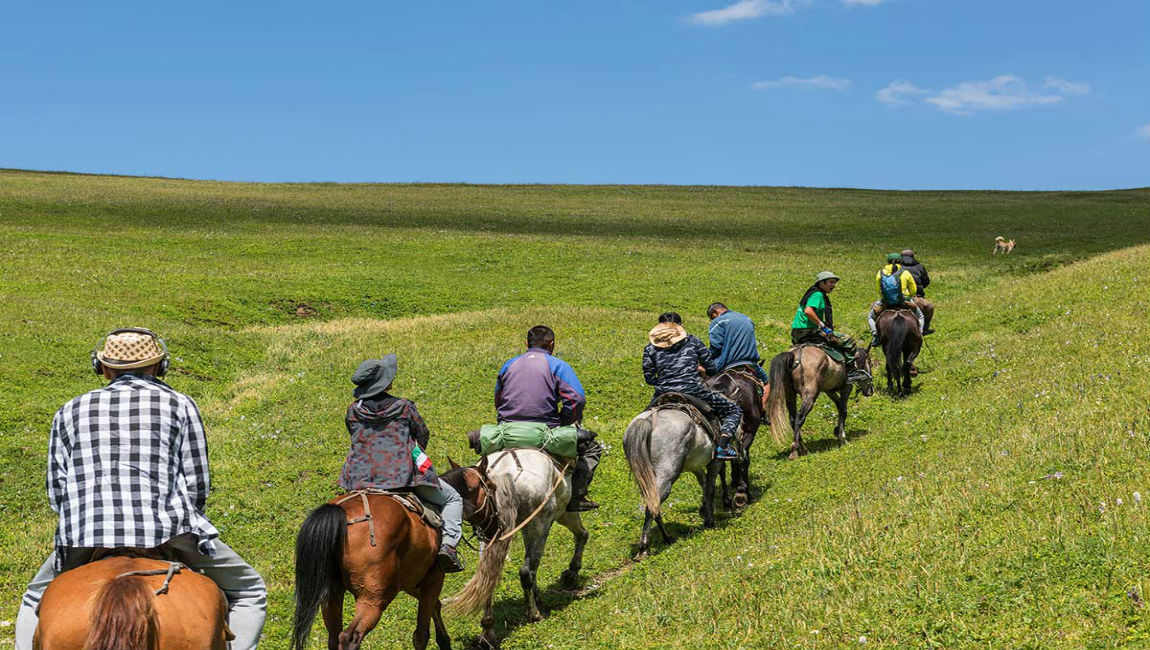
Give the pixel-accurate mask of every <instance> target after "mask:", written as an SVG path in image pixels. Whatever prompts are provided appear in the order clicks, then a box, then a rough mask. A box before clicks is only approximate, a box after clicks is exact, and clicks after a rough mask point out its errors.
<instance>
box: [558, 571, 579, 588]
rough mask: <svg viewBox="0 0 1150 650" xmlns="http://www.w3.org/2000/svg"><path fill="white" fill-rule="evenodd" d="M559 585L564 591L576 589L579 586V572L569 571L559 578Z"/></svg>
mask: <svg viewBox="0 0 1150 650" xmlns="http://www.w3.org/2000/svg"><path fill="white" fill-rule="evenodd" d="M559 584H560V586H562V587H563V588H564V589H568V590H570V589H575V588H576V587H578V586H579V572H578V571H571V570H567V571H564V572H563V573H562V574H561V575H560V576H559Z"/></svg>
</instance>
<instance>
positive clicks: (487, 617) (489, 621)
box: [478, 596, 499, 650]
mask: <svg viewBox="0 0 1150 650" xmlns="http://www.w3.org/2000/svg"><path fill="white" fill-rule="evenodd" d="M493 597H494V596H492V598H493ZM479 625H480V627H482V628H483V633H482V634H480V635H479V642H478V645H479V647H480V648H488V650H498V648H499V638H498V637H496V636H495V611H494V608H493V607H492V606H491V598H488V599H487V604H486V605H484V606H483V618H481V619H479Z"/></svg>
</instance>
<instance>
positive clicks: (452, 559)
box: [435, 546, 463, 573]
mask: <svg viewBox="0 0 1150 650" xmlns="http://www.w3.org/2000/svg"><path fill="white" fill-rule="evenodd" d="M435 564H436V566H438V567H439V568H440V569H442V570H443V572H444V573H459V572H460V571H462V570H463V562H462V561H461V560H460V559H459V554H458V553H456V552H455V547H454V546H444V547H442V548H440V549H439V555H438V556H437V557H436V559H435Z"/></svg>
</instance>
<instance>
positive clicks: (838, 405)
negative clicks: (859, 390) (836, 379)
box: [831, 386, 851, 445]
mask: <svg viewBox="0 0 1150 650" xmlns="http://www.w3.org/2000/svg"><path fill="white" fill-rule="evenodd" d="M850 396H851V389H850V386H847V387H846V388H842V389H840V390H839V391H838V393H837V394H834V395H831V399H832V400H833V401H834V403H835V410H837V411H838V414H839V421H838V422H837V423H836V424H835V437H836V438H838V439H839V442H840V443H842V444H844V445H845V444H846V443H847V400H848V399H850Z"/></svg>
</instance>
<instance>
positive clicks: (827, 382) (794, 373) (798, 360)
mask: <svg viewBox="0 0 1150 650" xmlns="http://www.w3.org/2000/svg"><path fill="white" fill-rule="evenodd" d="M856 354H857V356H858V364H859V367H860V368H862V369H864V370H866V371H867V374H868V375H869V374H870V356H869V355H868V354H867V353H866V351H865V350H861V349H860V350H858V351H857V352H856ZM770 378H771V384H770V394H769V396H768V397H767V410H768V411H769V414H770V420H771V437H773V438H774V439H775V442H776V443H780V444H781V443H782V442H783V437H784V436H786V435H788V434H793V436H792V440H791V453H790V456H789V457H790V458H791V459H792V460H794V459H795V458H798V457H799V456H801V455H803V454H805V453H807V447H806V445H804V444H803V435H802V431H803V423H804V422H806V420H807V416H808V415H809V414H810V412H811V409H812V408H814V405H815V400H816V399H818V396H819V393H826V394H827V395H828V396H829V397H830V398H831V399H832V400H833V401H834V403H835V408H836V409H837V410H838V416H839V417H838V423H837V424H836V425H835V437H837V438H838V439H839V442H840V443H845V442H846V441H847V432H846V421H847V398H849V397H850V395H851V385H850V384H848V383H847V370H846V366H844V365H843V364H841V363H839V362H837V361H835V360H834V359H832V358H831V357H830V356H829V355H828V354H827V353H826V352H824V351H823V350H822V349H821V348H819V347H818V346H816V345H809V344H800V345H796V346H794V347H792V348H791V349H790V350H787V351H786V352H783V353H782V354H779V355H777V356H775V358H774V359H771V371H770ZM859 392H861V393H862V394H863V395H867V396H870V395H871V394H872V393H873V392H874V383H873V382H872V381H869V380H868V381H866V382H863V383H860V384H859ZM796 397H801V398H802V403H801V404H799V405H798V406H797V407H796V406H795V400H796ZM784 405H785V406H786V410H785V411H784V409H783V407H784Z"/></svg>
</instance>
